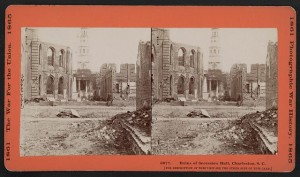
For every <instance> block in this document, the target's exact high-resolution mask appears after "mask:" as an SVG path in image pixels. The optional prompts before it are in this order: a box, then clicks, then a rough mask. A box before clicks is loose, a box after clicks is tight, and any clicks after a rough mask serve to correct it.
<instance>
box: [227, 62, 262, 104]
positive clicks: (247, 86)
mask: <svg viewBox="0 0 300 177" xmlns="http://www.w3.org/2000/svg"><path fill="white" fill-rule="evenodd" d="M265 71H266V65H265V64H251V70H250V72H247V65H246V64H244V63H239V64H234V65H232V67H231V69H230V98H231V100H239V99H242V98H247V99H249V98H253V99H254V98H259V97H265V93H266V74H265V73H266V72H265Z"/></svg>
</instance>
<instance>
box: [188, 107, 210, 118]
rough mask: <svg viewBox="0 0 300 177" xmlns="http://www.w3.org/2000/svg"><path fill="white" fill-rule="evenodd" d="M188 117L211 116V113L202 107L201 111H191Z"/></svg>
mask: <svg viewBox="0 0 300 177" xmlns="http://www.w3.org/2000/svg"><path fill="white" fill-rule="evenodd" d="M187 116H188V117H205V118H209V117H210V116H209V114H208V112H207V111H206V110H205V109H200V111H191V112H189V113H188V114H187Z"/></svg>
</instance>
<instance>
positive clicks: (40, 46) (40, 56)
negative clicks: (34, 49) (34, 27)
mask: <svg viewBox="0 0 300 177" xmlns="http://www.w3.org/2000/svg"><path fill="white" fill-rule="evenodd" d="M41 60H42V45H41V44H40V45H39V65H40V64H42V61H41Z"/></svg>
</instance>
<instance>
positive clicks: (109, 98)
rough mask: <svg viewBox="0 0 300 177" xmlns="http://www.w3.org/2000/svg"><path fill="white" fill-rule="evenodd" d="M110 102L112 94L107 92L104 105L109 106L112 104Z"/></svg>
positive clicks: (111, 101)
mask: <svg viewBox="0 0 300 177" xmlns="http://www.w3.org/2000/svg"><path fill="white" fill-rule="evenodd" d="M112 103H113V96H112V94H111V93H109V94H108V95H107V102H106V106H111V105H112Z"/></svg>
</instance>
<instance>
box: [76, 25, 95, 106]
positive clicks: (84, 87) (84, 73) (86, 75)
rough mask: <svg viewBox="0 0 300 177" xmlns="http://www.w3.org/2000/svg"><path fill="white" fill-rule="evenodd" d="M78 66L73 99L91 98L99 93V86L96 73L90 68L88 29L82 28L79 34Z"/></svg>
mask: <svg viewBox="0 0 300 177" xmlns="http://www.w3.org/2000/svg"><path fill="white" fill-rule="evenodd" d="M78 59H79V60H78V61H77V68H76V70H75V72H74V75H73V79H74V81H76V82H74V84H73V88H74V89H73V95H72V97H73V99H76V100H82V99H90V98H92V97H93V96H96V95H98V92H99V91H98V90H97V89H99V86H96V74H95V73H92V71H91V70H90V65H89V63H90V56H89V45H88V29H87V28H81V29H80V35H79V49H78Z"/></svg>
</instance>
